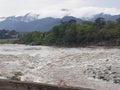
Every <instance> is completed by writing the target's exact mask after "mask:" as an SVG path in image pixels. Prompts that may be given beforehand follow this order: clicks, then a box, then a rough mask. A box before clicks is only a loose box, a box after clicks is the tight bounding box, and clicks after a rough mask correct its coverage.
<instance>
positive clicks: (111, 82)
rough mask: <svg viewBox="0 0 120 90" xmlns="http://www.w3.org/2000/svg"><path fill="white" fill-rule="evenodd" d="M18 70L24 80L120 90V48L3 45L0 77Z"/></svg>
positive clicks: (0, 52) (0, 54) (0, 47)
mask: <svg viewBox="0 0 120 90" xmlns="http://www.w3.org/2000/svg"><path fill="white" fill-rule="evenodd" d="M16 72H21V73H22V75H21V76H20V78H21V81H30V82H33V81H34V82H40V83H47V84H55V85H59V84H60V82H61V81H63V82H64V83H66V85H68V86H78V87H79V86H80V87H81V86H83V87H88V88H93V89H95V90H120V85H119V84H120V83H119V80H120V49H119V47H111V48H106V47H77V48H65V47H59V48H58V47H52V46H29V45H18V44H0V77H1V78H5V79H9V78H10V77H12V76H14V74H15V73H16ZM115 83H116V84H115Z"/></svg>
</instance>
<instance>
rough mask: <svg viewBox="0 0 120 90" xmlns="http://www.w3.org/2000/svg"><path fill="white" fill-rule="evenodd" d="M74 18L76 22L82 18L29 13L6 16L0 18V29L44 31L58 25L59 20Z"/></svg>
mask: <svg viewBox="0 0 120 90" xmlns="http://www.w3.org/2000/svg"><path fill="white" fill-rule="evenodd" d="M71 19H75V20H76V21H77V22H78V23H80V22H81V21H82V20H81V19H78V18H75V17H72V16H65V17H63V18H52V17H47V18H39V17H38V15H33V16H32V15H29V14H26V15H25V16H19V17H15V16H12V17H7V18H1V19H0V29H9V30H16V31H18V32H29V31H35V30H36V31H41V32H45V31H48V30H50V29H52V28H53V27H54V26H56V25H59V24H60V22H61V21H69V20H71Z"/></svg>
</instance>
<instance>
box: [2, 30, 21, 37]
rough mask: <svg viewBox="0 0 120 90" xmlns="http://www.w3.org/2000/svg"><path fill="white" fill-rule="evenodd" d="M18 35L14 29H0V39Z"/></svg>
mask: <svg viewBox="0 0 120 90" xmlns="http://www.w3.org/2000/svg"><path fill="white" fill-rule="evenodd" d="M18 37H19V33H18V32H16V31H15V30H0V39H13V38H14V39H15V38H18Z"/></svg>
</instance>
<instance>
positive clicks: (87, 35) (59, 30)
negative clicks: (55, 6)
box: [20, 18, 120, 45]
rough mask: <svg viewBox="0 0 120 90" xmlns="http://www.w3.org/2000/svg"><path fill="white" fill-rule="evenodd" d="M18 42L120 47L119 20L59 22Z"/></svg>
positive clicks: (98, 19) (27, 34) (26, 35)
mask: <svg viewBox="0 0 120 90" xmlns="http://www.w3.org/2000/svg"><path fill="white" fill-rule="evenodd" d="M20 42H21V43H25V44H42V45H120V18H119V19H117V20H116V21H106V20H105V19H104V18H97V19H96V20H95V21H94V22H91V21H83V22H82V23H77V22H76V21H75V20H70V21H68V22H61V24H60V25H58V26H55V27H54V28H52V29H51V30H50V31H48V32H45V33H42V32H37V31H34V32H28V33H25V34H24V35H23V37H22V38H20Z"/></svg>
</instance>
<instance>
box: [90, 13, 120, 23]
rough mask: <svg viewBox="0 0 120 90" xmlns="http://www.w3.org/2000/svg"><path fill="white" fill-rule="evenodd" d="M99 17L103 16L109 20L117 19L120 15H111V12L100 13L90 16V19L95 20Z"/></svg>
mask: <svg viewBox="0 0 120 90" xmlns="http://www.w3.org/2000/svg"><path fill="white" fill-rule="evenodd" d="M99 17H103V18H105V20H107V21H108V20H111V21H115V20H116V19H118V18H120V15H110V14H104V13H100V14H97V15H94V16H93V17H92V18H90V19H88V20H90V21H94V20H95V19H97V18H99Z"/></svg>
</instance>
